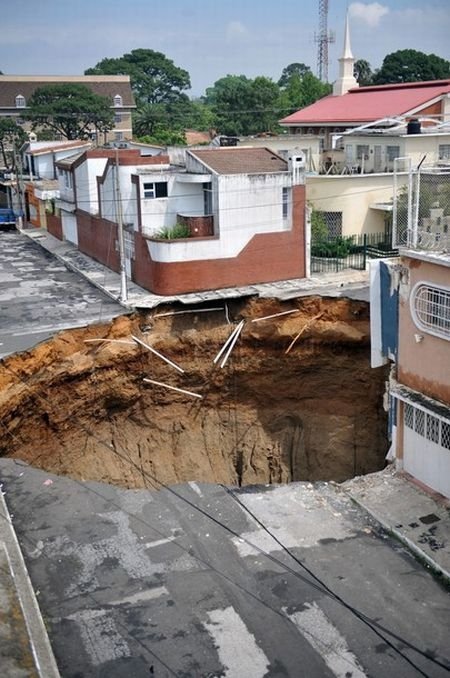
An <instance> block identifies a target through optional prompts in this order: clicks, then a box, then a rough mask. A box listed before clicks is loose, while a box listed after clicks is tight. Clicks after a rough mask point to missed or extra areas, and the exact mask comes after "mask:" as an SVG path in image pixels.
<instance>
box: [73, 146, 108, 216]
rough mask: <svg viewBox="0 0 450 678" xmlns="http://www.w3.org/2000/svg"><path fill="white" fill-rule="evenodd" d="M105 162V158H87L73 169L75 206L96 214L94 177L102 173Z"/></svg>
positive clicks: (96, 201)
mask: <svg viewBox="0 0 450 678" xmlns="http://www.w3.org/2000/svg"><path fill="white" fill-rule="evenodd" d="M106 163H107V158H87V160H86V161H85V162H83V163H82V164H81V165H79V166H78V167H77V168H76V169H75V187H76V193H77V207H78V208H79V209H82V210H84V211H85V212H89V213H90V214H98V195H97V179H96V177H97V176H101V175H102V174H103V171H104V169H105V166H106Z"/></svg>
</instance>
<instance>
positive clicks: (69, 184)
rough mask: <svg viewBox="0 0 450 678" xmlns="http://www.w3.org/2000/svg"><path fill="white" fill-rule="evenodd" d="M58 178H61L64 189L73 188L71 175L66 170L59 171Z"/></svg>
mask: <svg viewBox="0 0 450 678" xmlns="http://www.w3.org/2000/svg"><path fill="white" fill-rule="evenodd" d="M58 172H59V176H60V177H61V179H62V181H63V183H64V186H65V187H66V188H73V182H72V173H71V172H68V171H67V170H63V169H59V170H58Z"/></svg>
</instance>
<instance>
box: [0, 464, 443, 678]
mask: <svg viewBox="0 0 450 678" xmlns="http://www.w3.org/2000/svg"><path fill="white" fill-rule="evenodd" d="M112 453H113V452H112ZM124 463H126V462H124ZM0 475H1V476H2V478H3V482H4V486H3V491H4V492H6V494H5V499H6V502H7V504H8V507H9V510H10V512H11V513H12V515H13V523H14V526H15V529H16V532H17V535H18V537H19V541H20V543H21V546H22V549H23V551H24V555H25V560H26V563H27V566H28V569H29V572H30V576H31V580H32V582H33V585H34V588H35V590H37V591H38V599H39V602H40V605H41V609H42V611H43V614H44V618H45V620H46V624H47V628H48V630H49V635H50V640H51V643H52V646H53V650H54V652H55V656H56V660H57V662H58V665H59V669H60V672H61V676H62V677H63V678H100V677H104V678H106V677H107V678H119V677H120V678H122V677H123V678H129V677H131V676H132V677H133V678H144V677H145V678H149V677H151V676H155V677H156V678H167V677H170V676H178V677H180V678H213V677H214V678H219V677H224V678H263V677H265V678H286V677H289V678H303V677H304V678H333V677H334V678H369V677H371V678H386V677H388V676H389V677H390V676H395V677H396V678H403V677H405V678H409V677H411V678H412V677H414V678H415V677H416V676H426V677H427V678H440V677H444V676H448V671H447V670H446V668H445V667H444V665H445V664H446V663H447V666H448V665H449V664H448V662H449V660H450V648H449V645H448V628H449V621H450V619H449V596H448V592H446V591H445V590H444V588H443V587H441V585H440V584H439V583H438V582H437V581H436V580H435V579H433V577H432V576H431V575H430V574H429V573H428V572H427V571H426V570H425V569H424V567H423V566H422V565H420V564H419V563H417V562H416V561H415V560H414V559H413V558H412V557H411V556H410V555H409V553H407V552H406V551H404V550H403V549H402V548H401V547H400V546H399V545H398V544H397V543H396V542H394V541H393V540H391V539H390V538H389V537H387V536H386V535H385V534H383V533H380V532H379V530H378V528H377V527H376V526H375V524H374V523H372V522H371V520H370V519H369V518H368V516H367V515H366V514H364V513H363V512H361V511H360V510H359V509H358V508H357V507H355V506H354V505H353V504H352V502H351V501H350V500H349V498H348V497H347V496H346V495H345V494H343V493H342V491H339V490H338V489H336V487H335V486H333V485H331V484H326V483H325V484H320V485H315V486H312V485H310V484H308V483H294V484H291V485H288V486H281V487H258V488H248V489H245V490H244V489H241V490H238V491H237V492H236V495H235V496H233V495H232V494H230V493H229V491H227V490H226V488H223V487H221V486H215V485H206V484H197V483H193V482H192V483H187V484H184V485H179V486H176V487H174V488H173V489H167V488H166V489H163V490H161V491H159V492H157V491H150V490H137V491H136V490H133V491H131V490H122V489H119V488H117V487H113V486H109V485H102V484H99V483H88V482H77V481H73V480H71V479H69V478H63V477H58V476H53V475H50V474H47V473H45V472H43V471H38V470H35V469H33V468H32V467H29V466H26V465H24V464H22V463H15V462H14V461H13V460H7V459H2V460H0ZM247 509H249V510H250V511H251V512H252V513H253V515H254V516H256V517H257V519H258V521H259V522H258V521H256V520H255V518H254V517H252V515H250V513H249V512H248V511H247ZM268 530H269V531H270V532H271V533H272V534H275V535H276V537H277V539H278V541H275V539H274V538H273V536H271V534H270V532H269V531H268ZM338 598H341V600H339V599H338ZM343 601H344V602H343ZM344 603H345V604H344ZM361 615H365V619H366V621H367V624H366V623H363V621H361V618H360V617H361ZM376 625H378V626H376ZM424 654H428V655H429V657H430V658H427V657H426V656H424Z"/></svg>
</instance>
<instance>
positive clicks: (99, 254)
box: [76, 210, 120, 272]
mask: <svg viewBox="0 0 450 678" xmlns="http://www.w3.org/2000/svg"><path fill="white" fill-rule="evenodd" d="M76 214H77V231H78V249H79V250H80V252H84V253H85V254H88V255H89V256H90V257H92V258H93V259H95V260H96V261H99V262H100V263H102V264H105V266H108V267H109V268H112V269H113V271H116V272H119V271H120V259H119V253H118V251H117V224H115V223H114V222H112V221H108V220H107V219H100V218H98V217H94V216H92V215H91V214H89V213H88V212H83V211H82V210H77V213H76Z"/></svg>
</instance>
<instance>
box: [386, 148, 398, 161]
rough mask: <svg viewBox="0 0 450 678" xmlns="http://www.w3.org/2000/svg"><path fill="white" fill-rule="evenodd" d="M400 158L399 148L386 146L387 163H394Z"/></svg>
mask: <svg viewBox="0 0 450 678" xmlns="http://www.w3.org/2000/svg"><path fill="white" fill-rule="evenodd" d="M399 157H400V146H386V158H387V160H388V162H394V160H395V158H399Z"/></svg>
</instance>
